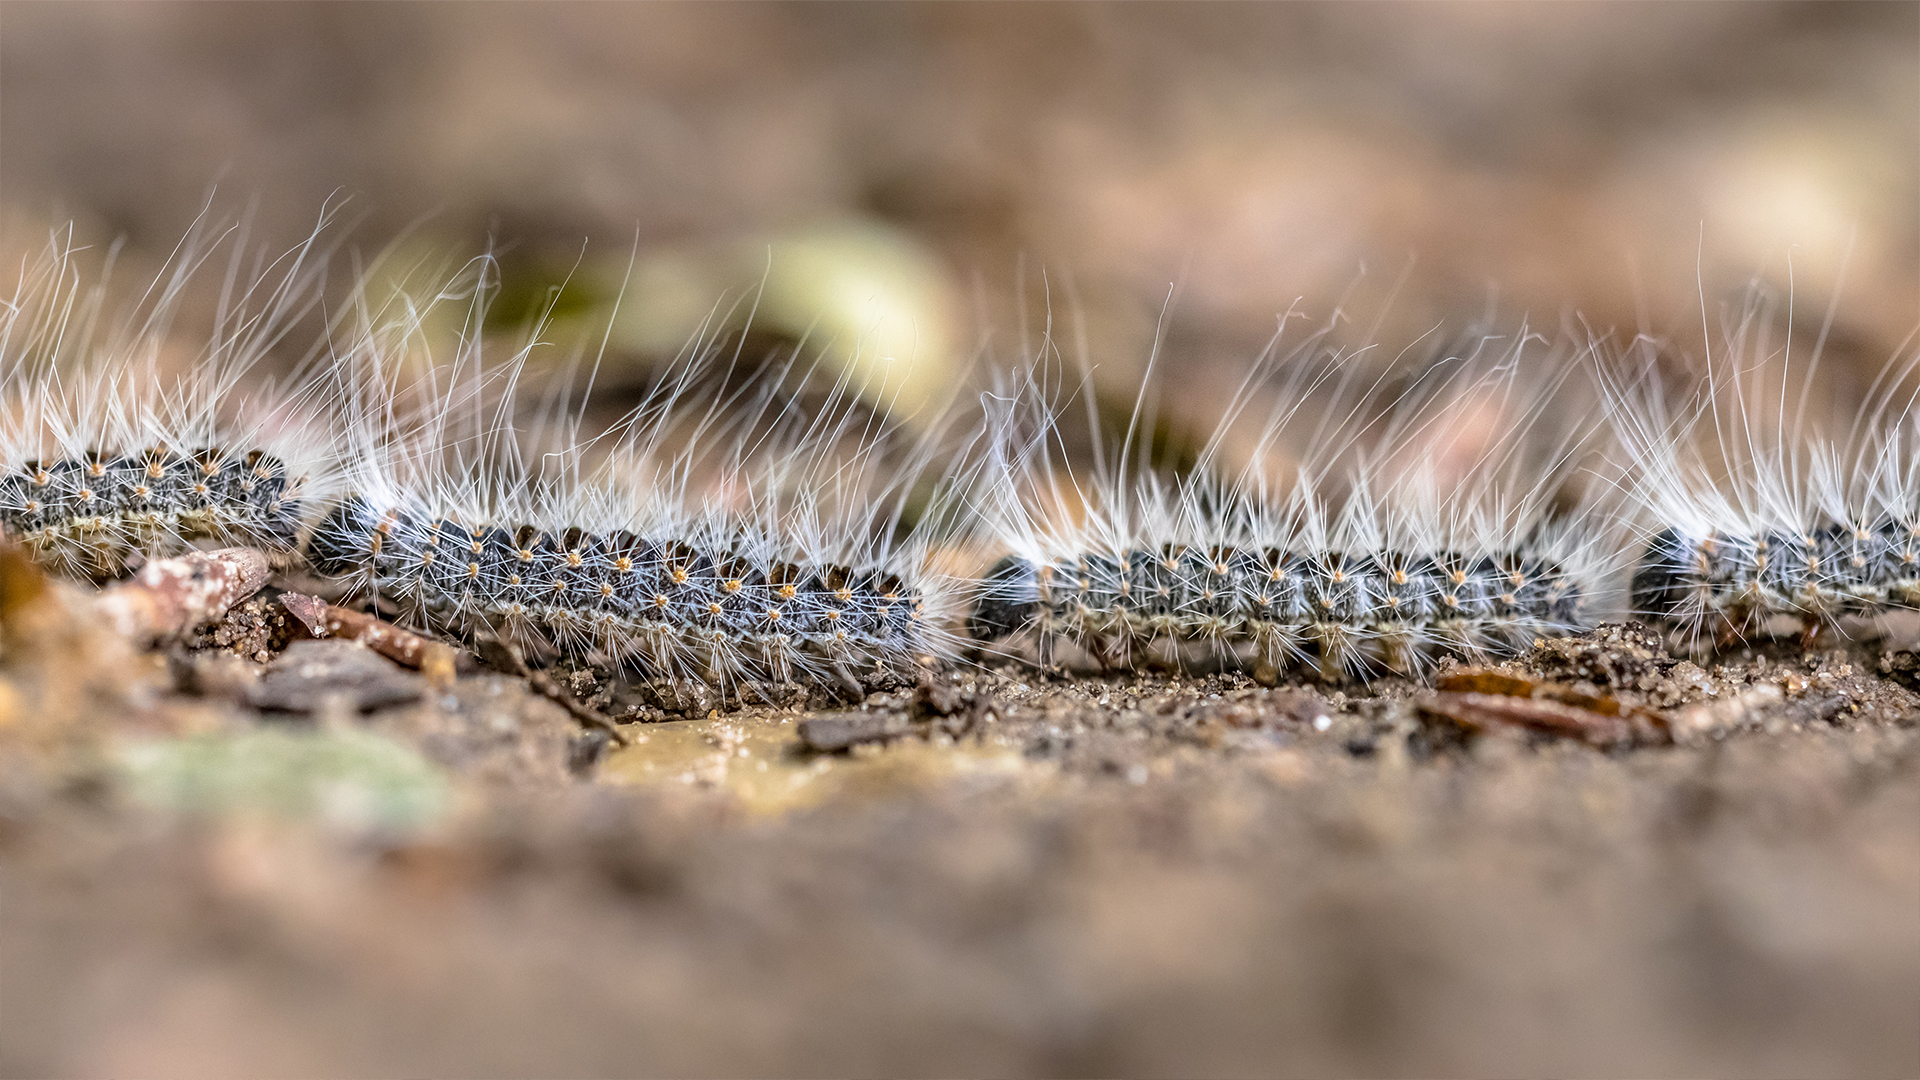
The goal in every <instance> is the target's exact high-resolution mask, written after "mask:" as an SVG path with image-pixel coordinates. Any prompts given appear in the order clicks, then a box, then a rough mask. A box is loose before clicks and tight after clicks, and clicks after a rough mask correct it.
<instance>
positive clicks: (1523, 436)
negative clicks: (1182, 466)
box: [970, 319, 1619, 681]
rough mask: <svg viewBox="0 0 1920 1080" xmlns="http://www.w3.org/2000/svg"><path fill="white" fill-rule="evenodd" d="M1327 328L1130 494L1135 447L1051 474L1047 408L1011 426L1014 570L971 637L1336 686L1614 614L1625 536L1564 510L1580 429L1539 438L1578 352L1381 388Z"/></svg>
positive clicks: (1461, 359) (1443, 365) (1001, 513)
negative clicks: (1261, 407) (1252, 409)
mask: <svg viewBox="0 0 1920 1080" xmlns="http://www.w3.org/2000/svg"><path fill="white" fill-rule="evenodd" d="M1282 329H1283V331H1284V330H1285V320H1284V319H1283V321H1282ZM1329 330H1330V326H1329V327H1328V328H1324V329H1323V330H1322V331H1321V332H1319V333H1317V334H1315V335H1312V336H1310V337H1309V339H1308V341H1307V342H1306V343H1304V344H1302V345H1299V346H1296V347H1294V348H1292V349H1290V350H1287V351H1286V352H1285V353H1284V354H1283V353H1282V352H1281V351H1280V350H1279V348H1278V340H1279V339H1278V338H1276V340H1275V344H1274V345H1273V346H1270V351H1269V352H1268V353H1267V354H1266V355H1265V356H1264V357H1263V358H1262V360H1261V362H1260V363H1259V364H1257V365H1256V367H1255V369H1254V373H1253V374H1252V375H1251V376H1250V377H1249V378H1248V380H1247V381H1246V383H1244V384H1243V385H1242V387H1241V388H1240V390H1239V391H1238V392H1237V393H1236V394H1235V395H1234V398H1233V400H1232V401H1231V402H1230V403H1229V406H1228V408H1227V409H1226V410H1225V413H1226V420H1224V421H1223V422H1222V423H1221V424H1220V426H1219V428H1218V429H1217V430H1216V431H1215V432H1214V433H1213V435H1212V437H1211V438H1210V439H1209V440H1208V442H1207V445H1206V448H1205V449H1204V450H1203V451H1202V452H1201V454H1200V464H1199V466H1198V468H1196V469H1195V470H1194V471H1193V472H1191V473H1188V474H1185V475H1175V476H1170V477H1169V476H1163V475H1160V474H1158V473H1155V472H1153V471H1151V470H1141V471H1140V473H1139V474H1138V475H1132V476H1129V475H1126V474H1127V471H1128V470H1127V467H1126V465H1125V462H1126V461H1127V458H1128V457H1129V453H1128V451H1127V450H1126V449H1125V448H1123V450H1122V452H1121V454H1120V455H1119V458H1118V462H1119V463H1120V464H1119V465H1118V467H1113V466H1109V467H1105V468H1098V467H1097V468H1096V469H1095V470H1094V475H1093V476H1092V477H1091V479H1090V480H1083V479H1081V478H1077V477H1075V476H1073V475H1072V472H1071V470H1067V469H1062V468H1060V467H1058V466H1056V465H1055V464H1054V462H1053V455H1052V453H1051V452H1050V450H1049V448H1048V444H1047V439H1048V435H1047V434H1046V433H1047V432H1048V431H1049V430H1051V429H1052V428H1053V427H1054V423H1055V420H1056V417H1057V411H1055V410H1053V409H1051V408H1049V407H1041V408H1039V409H1038V410H1037V415H1038V420H1037V422H1033V423H1029V424H1028V425H1027V427H1026V429H1025V430H1024V431H1022V430H1021V429H1020V428H1019V426H1018V425H1005V426H1004V427H1005V430H1004V431H1003V433H1002V434H1001V435H1000V436H999V437H998V441H999V442H1000V443H1001V444H1003V445H1006V446H1010V447H1012V449H1011V450H1009V451H1007V457H1008V462H1007V467H1006V468H1005V470H1004V475H1008V476H1011V477H1013V478H1014V479H1013V481H1011V482H1010V483H1009V484H1007V485H1005V486H1003V487H1002V489H1001V491H1000V492H999V493H998V497H997V498H996V499H992V500H990V502H991V504H992V505H993V506H994V507H995V514H994V518H995V521H996V536H997V539H998V541H999V543H1000V544H1001V545H1002V546H1003V548H1006V549H1010V550H1009V552H1008V553H1007V554H1006V555H1005V556H1004V557H1003V558H1001V560H1000V561H999V562H998V563H997V564H996V565H995V566H994V568H993V569H992V571H990V573H989V574H988V575H987V576H986V578H985V580H984V582H983V584H982V588H981V592H980V595H979V598H978V600H977V601H976V603H975V605H974V608H973V610H972V614H971V618H970V629H971V631H972V632H973V634H974V635H975V636H977V637H979V638H981V639H984V640H988V641H1003V642H1018V641H1022V640H1024V641H1028V642H1031V643H1032V644H1033V645H1034V647H1035V648H1036V650H1037V651H1038V653H1039V657H1040V659H1041V660H1042V661H1043V662H1045V661H1048V660H1051V659H1052V657H1053V655H1054V652H1055V650H1056V649H1057V648H1058V647H1059V646H1060V645H1062V644H1066V645H1070V646H1072V647H1073V648H1074V649H1075V650H1077V651H1078V652H1080V653H1082V654H1085V655H1086V656H1087V657H1089V658H1091V660H1092V661H1093V662H1094V663H1095V664H1097V665H1098V666H1100V667H1103V668H1112V667H1119V668H1132V667H1137V666H1139V665H1141V664H1145V663H1163V664H1168V663H1170V664H1175V665H1180V666H1194V665H1214V666H1225V667H1230V668H1241V669H1245V670H1249V671H1251V672H1252V674H1254V675H1255V677H1256V678H1258V679H1261V680H1262V681H1275V680H1279V679H1282V678H1286V677H1289V676H1295V675H1299V674H1303V673H1310V674H1317V675H1318V676H1319V677H1320V678H1322V679H1326V680H1330V681H1337V680H1341V679H1345V678H1350V677H1358V678H1363V679H1364V678H1370V677H1373V676H1376V675H1379V674H1382V673H1396V674H1403V675H1412V676H1418V675H1420V674H1422V673H1424V672H1426V671H1427V670H1429V669H1430V668H1431V667H1432V666H1433V664H1434V663H1435V662H1436V661H1437V660H1438V659H1439V658H1441V657H1445V656H1455V657H1463V658H1484V657H1488V656H1500V655H1508V654H1511V653H1513V652H1515V651H1517V650H1520V649H1523V648H1525V647H1527V646H1528V645H1530V644H1531V643H1532V642H1533V641H1535V640H1536V639H1538V638H1541V637H1546V636H1553V635H1559V634H1566V633H1572V632H1576V631H1578V630H1580V629H1582V628H1584V627H1586V626H1588V625H1590V624H1591V621H1592V620H1593V619H1594V618H1595V617H1596V614H1598V613H1603V612H1606V611H1610V610H1613V606H1614V605H1615V604H1617V599H1616V594H1617V592H1618V583H1617V580H1616V579H1617V576H1618V569H1619V567H1618V562H1619V550H1618V548H1617V546H1616V545H1615V544H1614V543H1612V541H1613V540H1614V539H1615V538H1617V530H1616V529H1614V528H1612V527H1611V524H1610V522H1609V520H1608V518H1607V516H1606V513H1605V509H1604V507H1603V506H1602V505H1601V500H1600V499H1598V498H1593V497H1586V496H1580V497H1576V498H1575V499H1574V500H1573V505H1570V506H1560V505H1557V504H1556V500H1557V499H1561V498H1563V497H1565V492H1564V489H1565V487H1566V485H1567V481H1568V479H1569V475H1570V473H1572V472H1573V471H1574V470H1573V469H1572V467H1571V466H1572V464H1573V462H1574V461H1575V460H1576V459H1577V458H1578V457H1579V450H1578V448H1579V446H1580V445H1581V444H1582V442H1583V440H1584V439H1585V437H1586V432H1585V431H1584V430H1582V431H1576V432H1573V433H1569V434H1565V435H1563V436H1562V437H1560V438H1559V439H1558V441H1557V442H1556V443H1553V444H1552V445H1546V444H1547V443H1548V442H1550V440H1545V439H1542V438H1541V436H1540V435H1539V433H1538V432H1537V431H1536V430H1534V428H1535V421H1536V420H1537V418H1538V416H1539V414H1540V412H1541V410H1542V409H1543V408H1545V407H1546V404H1547V400H1548V398H1549V397H1550V396H1551V394H1552V392H1553V391H1554V389H1556V388H1557V387H1558V386H1559V384H1560V383H1562V382H1564V381H1565V379H1564V376H1565V374H1566V372H1567V371H1569V370H1570V363H1571V361H1570V358H1569V356H1568V353H1567V350H1566V349H1564V348H1559V347H1555V348H1548V347H1547V346H1546V343H1545V342H1543V341H1542V339H1539V338H1537V337H1534V336H1532V335H1529V334H1527V333H1525V332H1524V331H1522V332H1521V333H1520V334H1518V335H1517V336H1514V337H1511V338H1506V337H1498V336H1493V335H1487V336H1483V337H1479V338H1477V339H1475V338H1468V339H1466V340H1464V341H1463V342H1462V345H1463V348H1462V349H1461V350H1460V351H1458V352H1455V353H1452V354H1442V355H1441V356H1439V357H1438V358H1437V359H1435V360H1434V361H1432V362H1431V363H1429V364H1427V365H1425V366H1424V368H1422V369H1421V370H1418V371H1416V372H1414V373H1412V374H1411V375H1406V374H1405V373H1404V372H1400V373H1399V374H1401V375H1402V377H1401V378H1398V379H1395V378H1390V377H1385V376H1383V377H1381V378H1379V379H1378V380H1377V381H1376V382H1374V383H1373V384H1372V385H1370V386H1369V385H1364V384H1361V383H1360V382H1359V379H1358V376H1359V375H1360V374H1361V373H1362V372H1363V371H1364V370H1365V368H1366V364H1365V362H1364V359H1365V358H1364V357H1359V356H1353V355H1343V354H1339V353H1334V352H1331V351H1329V350H1328V349H1327V347H1326V346H1325V345H1324V339H1325V337H1326V335H1327V333H1328V331H1329ZM1389 372H1390V373H1394V369H1392V368H1389ZM1030 396H1031V395H1030ZM1042 396H1044V395H1042ZM1263 397H1264V398H1267V399H1270V400H1273V401H1275V402H1276V404H1275V405H1274V406H1273V407H1272V408H1271V409H1270V411H1269V413H1268V415H1267V416H1266V417H1265V418H1264V419H1259V420H1257V421H1255V422H1254V425H1253V426H1254V437H1253V438H1252V439H1251V440H1250V441H1251V445H1252V450H1251V451H1250V453H1249V454H1248V459H1249V460H1248V462H1247V463H1246V464H1245V465H1243V466H1241V467H1238V468H1237V469H1234V468H1228V467H1225V466H1223V465H1222V464H1221V458H1222V456H1223V452H1224V448H1225V447H1227V446H1229V445H1231V444H1232V443H1233V442H1234V441H1235V435H1234V432H1235V431H1236V429H1237V428H1238V427H1239V426H1240V421H1241V420H1242V417H1243V415H1244V414H1247V413H1248V412H1249V408H1248V407H1249V405H1250V404H1251V403H1252V402H1253V401H1254V400H1255V399H1258V398H1263ZM1143 400H1144V397H1143ZM1029 408H1031V407H1029ZM1017 409H1018V406H1016V407H1015V409H1014V411H1017ZM1138 421H1139V412H1138V410H1137V409H1136V416H1135V422H1134V423H1133V424H1132V425H1130V426H1131V427H1132V428H1133V429H1134V430H1135V431H1137V430H1140V429H1143V428H1146V427H1148V426H1149V425H1145V424H1141V423H1139V422H1138ZM1577 426H1578V425H1576V427H1577ZM1034 431H1038V432H1040V435H1039V436H1038V437H1035V436H1034V435H1033V434H1032V432H1034ZM1128 439H1129V442H1131V441H1134V435H1133V432H1132V431H1130V432H1129V436H1128ZM1239 441H1240V442H1241V443H1246V442H1248V441H1249V440H1246V439H1240V440H1239ZM1289 473H1291V474H1292V475H1288V474H1289ZM1062 518H1065V519H1066V520H1065V521H1064V522H1063V521H1062V520H1061V519H1062Z"/></svg>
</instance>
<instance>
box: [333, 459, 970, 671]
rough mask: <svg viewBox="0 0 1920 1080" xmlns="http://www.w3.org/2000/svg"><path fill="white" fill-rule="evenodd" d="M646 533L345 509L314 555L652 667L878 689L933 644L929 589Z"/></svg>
mask: <svg viewBox="0 0 1920 1080" xmlns="http://www.w3.org/2000/svg"><path fill="white" fill-rule="evenodd" d="M763 546H764V545H753V544H747V543H744V542H743V543H740V544H738V545H735V546H734V547H732V548H723V547H720V546H716V545H712V544H698V543H688V542H686V541H684V540H681V539H676V538H672V537H656V536H642V535H638V534H636V533H632V532H622V531H613V532H604V533H598V532H588V531H585V530H582V529H577V528H572V529H565V530H561V531H547V530H541V529H537V528H534V527H532V526H525V525H521V526H506V525H486V526H480V527H469V526H467V525H464V524H461V523H459V522H456V521H454V520H452V519H451V518H447V517H438V516H434V515H430V514H425V513H416V512H411V511H408V510H404V509H402V510H389V511H381V510H378V509H376V508H375V507H374V506H372V505H371V504H369V503H368V502H367V501H365V500H364V499H361V498H357V497H356V498H351V499H348V500H346V501H345V502H343V503H341V504H340V505H338V506H336V507H335V508H334V509H333V510H332V511H331V512H330V513H329V514H328V516H327V517H326V519H325V520H324V521H323V522H322V523H321V525H320V526H319V527H318V528H317V529H316V530H315V531H314V534H313V538H312V539H311V541H310V542H309V546H308V553H309V558H310V560H311V561H312V563H313V565H314V568H315V569H316V570H317V571H319V572H320V573H323V574H327V575H330V576H334V577H339V578H345V579H348V580H350V581H352V582H353V583H354V584H355V585H356V587H357V588H358V589H359V590H360V591H361V592H363V593H365V594H368V595H371V596H374V597H377V598H378V599H379V600H381V601H383V602H385V603H387V604H389V605H392V606H393V607H396V608H398V609H399V610H400V611H401V612H402V613H403V614H404V616H405V617H406V618H408V619H410V620H411V621H413V622H415V623H416V624H419V625H424V626H426V627H429V628H431V629H435V630H440V631H445V632H449V633H453V634H471V633H474V632H480V631H483V632H488V633H493V634H496V635H499V636H501V637H503V638H506V639H508V640H514V641H519V642H522V643H538V644H542V645H545V646H548V647H551V648H553V649H554V650H556V651H558V652H559V653H561V654H563V655H567V656H573V657H590V656H594V655H596V654H597V655H598V656H602V657H605V658H607V659H609V660H612V661H614V662H616V663H621V664H625V665H627V666H630V667H632V668H635V669H637V670H638V671H639V672H640V673H642V674H643V675H646V676H651V677H662V678H693V679H700V680H704V681H706V682H709V683H712V684H714V685H716V686H718V687H720V688H722V689H725V688H727V687H729V686H731V685H734V684H737V683H739V682H743V681H766V682H774V683H796V682H797V683H805V684H814V685H824V686H832V687H841V688H853V687H856V686H869V685H876V684H878V683H881V682H884V681H885V680H886V678H887V677H889V676H891V675H898V674H902V673H904V672H905V671H907V670H909V669H911V668H912V667H913V665H914V664H915V663H916V662H918V660H919V658H921V657H922V656H924V655H927V654H929V653H933V652H935V651H936V650H935V648H934V646H933V643H932V640H931V637H930V633H931V632H930V631H929V629H928V627H927V625H926V622H925V618H926V613H925V611H924V598H923V596H922V595H921V591H920V590H919V589H916V588H915V587H913V586H912V585H911V584H910V583H908V582H906V581H904V580H902V578H901V577H900V576H899V575H897V574H895V573H892V572H889V571H887V570H885V569H883V568H878V567H848V566H840V565H823V564H819V563H811V562H803V561H801V560H800V559H798V558H789V559H779V558H772V557H769V556H767V555H765V554H762V553H760V552H759V551H758V548H760V547H763Z"/></svg>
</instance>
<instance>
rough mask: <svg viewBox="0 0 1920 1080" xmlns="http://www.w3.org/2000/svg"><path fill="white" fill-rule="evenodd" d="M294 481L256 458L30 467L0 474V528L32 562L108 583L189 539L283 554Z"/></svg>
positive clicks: (205, 455) (290, 529)
mask: <svg viewBox="0 0 1920 1080" xmlns="http://www.w3.org/2000/svg"><path fill="white" fill-rule="evenodd" d="M301 480H302V478H300V477H295V476H292V475H291V474H290V473H289V471H288V468H287V466H286V464H285V463H284V462H283V461H281V460H280V459H279V458H277V457H275V456H273V455H271V454H268V453H266V452H264V451H261V450H226V449H221V448H215V447H209V448H206V449H202V450H197V451H194V452H192V453H181V452H179V451H175V450H168V449H161V448H153V449H148V450H144V451H140V452H138V453H132V454H120V455H106V454H99V453H90V454H87V455H85V456H84V457H79V458H70V459H65V460H58V461H50V462H39V461H29V462H26V463H25V464H23V465H21V466H19V467H18V468H14V469H12V470H9V471H8V472H7V473H6V474H5V475H4V476H0V528H3V529H4V530H5V532H6V534H7V536H9V537H10V538H12V539H13V540H14V541H16V542H18V543H20V544H22V545H24V546H25V547H26V548H27V550H28V551H29V552H30V553H31V554H32V555H33V557H34V558H35V559H36V561H39V562H41V563H43V564H45V565H47V566H49V567H50V568H52V569H54V570H56V571H58V572H61V573H64V574H68V575H71V576H76V577H93V578H110V577H115V576H118V575H119V574H121V573H122V572H124V571H125V570H126V569H127V565H128V563H129V561H130V560H131V559H132V558H133V556H135V555H143V556H148V557H152V556H157V555H164V554H171V553H174V552H176V551H179V550H181V549H183V548H185V547H186V546H188V545H189V544H191V543H192V542H194V541H198V540H206V541H211V542H213V543H217V544H244V545H247V546H251V547H258V548H263V549H266V550H268V551H271V552H291V551H293V550H294V548H295V547H296V545H297V544H298V542H299V534H300V526H301V520H302V518H301V515H302V510H303V506H302V500H301V495H300V488H301Z"/></svg>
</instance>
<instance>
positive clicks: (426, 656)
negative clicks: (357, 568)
mask: <svg viewBox="0 0 1920 1080" xmlns="http://www.w3.org/2000/svg"><path fill="white" fill-rule="evenodd" d="M280 603H281V605H282V606H284V607H285V608H286V609H287V611H288V613H289V614H291V615H292V616H293V617H294V618H296V619H299V620H300V622H301V623H302V624H304V625H305V626H306V628H307V631H308V632H309V633H311V634H312V635H313V636H314V637H317V638H326V637H337V638H345V639H346V640H348V641H357V642H359V643H360V644H362V645H365V646H366V647H367V648H369V649H372V650H373V651H374V652H377V653H379V654H380V655H381V656H384V657H386V658H387V659H389V660H391V661H393V662H394V663H396V664H399V665H400V666H402V667H410V668H414V669H415V670H417V671H419V672H420V673H421V674H422V675H425V676H426V677H427V681H428V682H429V683H431V684H433V685H434V686H436V687H439V688H441V689H445V688H446V687H449V686H452V685H453V677H454V674H455V672H457V671H458V670H459V667H460V661H461V660H462V659H463V658H464V655H463V654H462V653H461V652H460V650H458V649H456V648H454V647H453V646H451V645H448V644H447V643H445V642H442V641H435V640H433V639H432V638H429V637H423V636H421V635H419V634H416V633H414V632H413V631H411V630H403V629H401V628H400V627H398V626H395V625H393V624H392V623H390V622H387V621H385V620H384V619H381V618H379V617H377V616H373V615H368V614H366V613H365V612H360V611H354V610H352V609H350V608H343V607H335V606H334V605H332V604H329V603H327V602H326V601H325V600H322V599H320V598H319V597H317V596H308V595H307V594H305V593H293V592H290V593H281V594H280Z"/></svg>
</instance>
